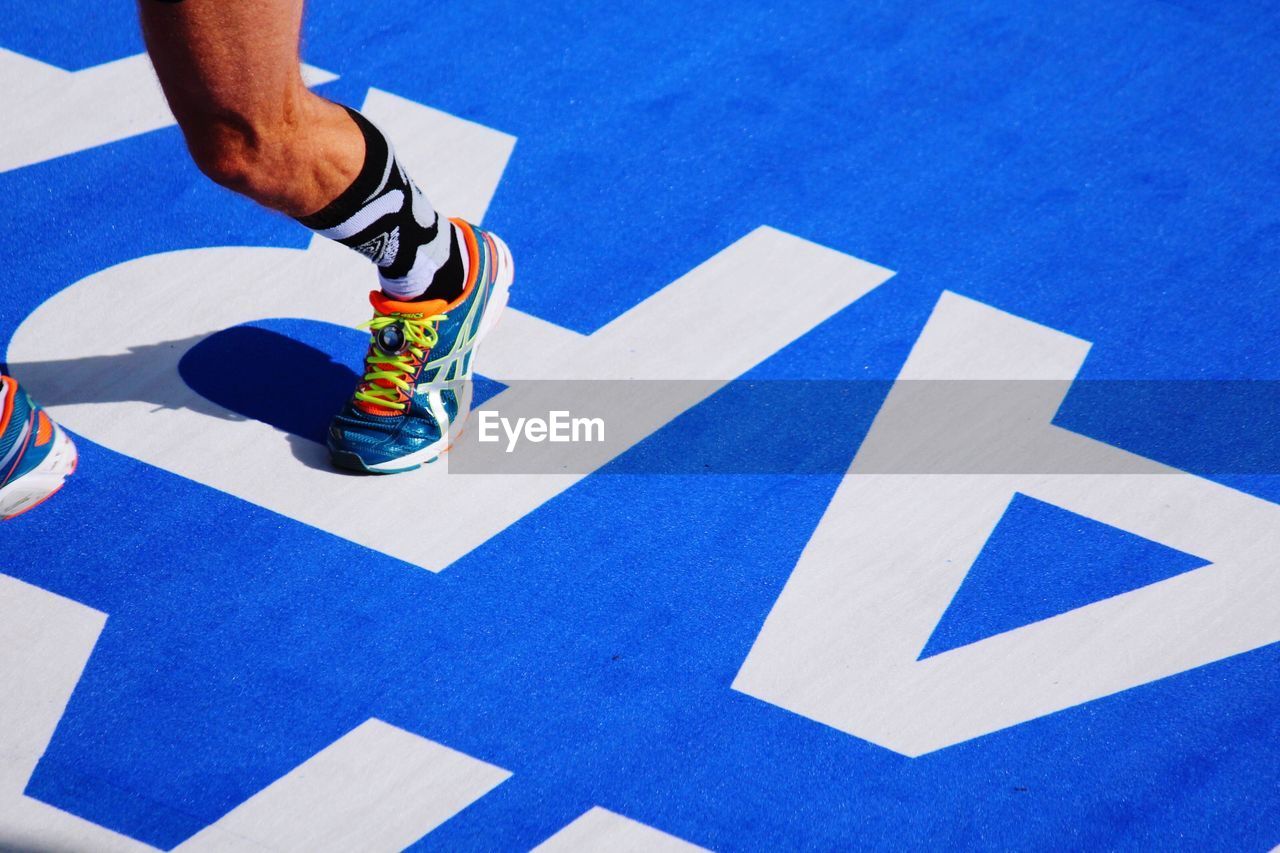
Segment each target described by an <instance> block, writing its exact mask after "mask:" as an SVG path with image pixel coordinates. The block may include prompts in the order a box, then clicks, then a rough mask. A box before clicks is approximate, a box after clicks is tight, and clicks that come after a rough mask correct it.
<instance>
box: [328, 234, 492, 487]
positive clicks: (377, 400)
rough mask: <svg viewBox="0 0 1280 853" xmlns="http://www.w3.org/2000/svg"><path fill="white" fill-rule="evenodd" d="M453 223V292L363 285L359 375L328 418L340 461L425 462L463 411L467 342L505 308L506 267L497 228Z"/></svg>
mask: <svg viewBox="0 0 1280 853" xmlns="http://www.w3.org/2000/svg"><path fill="white" fill-rule="evenodd" d="M453 222H454V225H456V226H457V229H458V237H459V240H460V242H461V244H462V245H463V250H464V251H466V252H467V254H468V257H469V259H470V263H469V265H468V270H469V272H468V275H467V282H466V285H465V286H464V287H463V290H462V295H461V296H459V297H458V298H457V299H455V300H454V301H453V302H452V303H449V304H446V303H445V302H443V301H442V300H433V301H426V302H395V301H392V300H390V299H388V298H387V297H385V296H383V295H382V294H381V293H379V292H377V291H374V292H373V293H371V294H369V301H370V302H372V303H373V310H374V315H373V319H372V320H370V321H369V323H368V324H367V326H368V328H369V330H370V331H371V332H372V336H371V337H370V339H369V353H368V355H366V356H365V375H364V379H363V381H362V382H361V383H360V386H359V387H358V388H357V389H356V393H355V395H354V396H353V397H352V398H351V400H350V401H349V402H348V403H347V405H346V406H344V407H343V410H342V411H341V412H340V413H339V414H338V416H337V417H336V418H334V419H333V423H332V424H331V425H330V426H329V452H330V453H331V454H332V456H333V461H334V464H335V465H337V466H338V467H340V468H348V469H351V470H355V471H364V472H367V473H371V474H395V473H399V472H401V471H411V470H413V469H414V468H419V467H421V466H422V465H424V464H426V463H428V462H433V461H435V460H436V459H437V458H439V456H440V454H442V453H444V452H445V451H446V450H448V449H449V446H450V445H451V444H452V443H453V440H454V438H456V437H457V434H458V432H460V431H461V428H462V422H463V420H464V419H465V418H466V416H467V414H468V413H469V412H470V409H471V366H472V364H473V363H474V361H475V353H476V345H477V344H478V343H479V342H480V340H481V339H482V338H484V336H485V335H486V334H487V333H488V332H489V331H490V330H491V329H492V328H493V326H494V324H495V322H496V321H497V318H498V315H499V314H500V313H502V309H503V308H504V307H506V304H507V295H508V291H509V289H510V287H511V281H512V278H513V277H514V272H515V266H514V264H513V263H512V261H511V252H510V251H509V250H508V249H507V245H506V244H505V243H503V242H502V240H500V239H499V238H498V237H495V236H494V235H493V234H490V233H488V232H486V231H483V230H481V229H479V228H476V227H475V226H473V225H469V224H467V223H465V222H463V221H461V220H458V219H455V220H453Z"/></svg>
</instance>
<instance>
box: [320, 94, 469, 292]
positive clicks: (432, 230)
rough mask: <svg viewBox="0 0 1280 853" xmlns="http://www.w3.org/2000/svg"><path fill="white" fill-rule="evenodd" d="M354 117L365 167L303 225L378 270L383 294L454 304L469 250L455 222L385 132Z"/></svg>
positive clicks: (462, 282)
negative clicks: (440, 210)
mask: <svg viewBox="0 0 1280 853" xmlns="http://www.w3.org/2000/svg"><path fill="white" fill-rule="evenodd" d="M347 112H349V113H350V114H351V118H352V119H354V120H355V123H356V125H357V126H358V127H359V128H360V132H361V133H363V134H364V144H365V157H364V166H363V167H361V169H360V174H358V175H356V179H355V181H353V182H352V184H351V186H350V187H348V188H347V189H346V190H345V191H344V192H343V193H342V194H341V195H339V196H338V197H337V198H336V199H334V200H333V201H332V202H330V203H329V204H327V205H326V206H325V207H324V208H323V209H321V210H320V211H318V212H316V213H313V214H311V215H310V216H303V217H299V219H298V221H299V222H301V223H302V224H303V225H305V226H307V227H308V228H310V229H311V230H312V231H315V232H316V233H318V234H320V235H322V236H324V237H329V238H330V239H333V240H337V241H338V242H339V243H342V244H343V245H345V246H350V247H351V248H352V249H355V250H356V251H357V252H359V253H360V254H362V255H364V256H365V257H367V258H368V259H369V260H371V261H373V262H374V263H375V264H377V266H378V274H379V278H380V279H381V281H382V291H383V293H385V294H387V296H389V297H391V298H392V299H396V300H401V301H408V300H413V299H420V298H429V299H443V300H445V301H447V302H452V301H453V300H454V299H455V298H457V297H458V296H459V295H461V293H462V288H463V284H464V283H465V282H466V277H467V275H466V274H467V270H466V266H467V258H466V252H465V251H463V249H462V247H461V246H460V245H459V241H458V237H457V235H456V234H455V233H454V227H453V224H452V223H451V222H449V220H447V219H442V218H441V217H440V214H438V213H436V211H435V209H434V208H432V206H431V202H430V201H428V200H427V197H426V196H425V195H423V194H422V191H421V190H419V189H418V187H417V185H416V184H414V182H413V181H412V180H410V179H409V176H408V175H406V174H405V172H404V169H403V168H401V166H400V164H399V163H398V162H396V155H395V151H394V150H393V149H392V147H391V143H390V142H388V141H387V138H386V137H385V136H383V135H382V131H380V130H378V128H376V127H374V126H373V124H372V123H370V121H369V120H368V119H366V118H365V117H364V116H362V115H361V114H360V113H358V112H356V111H355V110H353V109H350V108H347Z"/></svg>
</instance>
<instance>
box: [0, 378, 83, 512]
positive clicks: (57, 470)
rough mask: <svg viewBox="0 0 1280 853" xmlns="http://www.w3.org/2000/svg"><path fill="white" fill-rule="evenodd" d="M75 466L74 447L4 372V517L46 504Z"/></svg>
mask: <svg viewBox="0 0 1280 853" xmlns="http://www.w3.org/2000/svg"><path fill="white" fill-rule="evenodd" d="M75 470H76V446H75V445H74V444H72V443H71V439H70V438H69V437H67V434H66V433H65V432H63V431H62V429H61V428H60V427H59V426H58V425H57V424H55V423H54V422H53V421H52V420H50V419H49V416H48V415H47V414H45V412H44V409H41V408H40V407H39V406H37V405H36V404H35V403H34V402H32V400H31V398H30V397H28V396H27V392H26V391H23V390H22V389H21V388H19V387H18V383H17V381H16V380H14V379H12V378H11V377H8V376H0V521H4V520H6V519H10V518H13V517H15V516H18V515H22V513H24V512H26V511H27V510H29V509H31V508H33V507H35V506H36V505H38V504H40V503H43V502H44V501H45V500H46V499H48V498H49V497H50V496H51V495H52V494H53V493H54V492H56V491H58V489H61V488H62V483H63V481H64V480H66V478H67V477H69V476H71V473H72V472H73V471H75Z"/></svg>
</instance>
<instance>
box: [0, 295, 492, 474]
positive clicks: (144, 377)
mask: <svg viewBox="0 0 1280 853" xmlns="http://www.w3.org/2000/svg"><path fill="white" fill-rule="evenodd" d="M368 341H369V337H368V334H367V333H365V332H360V331H357V330H355V329H350V328H346V327H343V326H336V325H333V324H331V323H323V322H319V321H314V320H302V319H296V318H289V319H270V320H257V321H254V322H252V323H246V324H244V325H240V326H233V327H231V328H230V329H224V330H223V331H220V332H215V333H214V334H212V335H208V336H198V337H192V338H186V339H181V340H172V341H164V342H162V343H158V344H149V345H146V346H139V347H134V348H132V349H130V350H129V351H128V352H126V353H122V354H117V355H107V356H95V357H89V358H79V359H64V360H61V361H40V362H26V363H12V364H10V365H9V368H10V369H11V371H12V373H13V375H14V376H16V377H17V378H18V380H19V381H20V382H22V383H23V384H24V385H26V386H27V387H29V388H30V389H31V391H32V394H33V396H35V397H36V398H37V399H38V400H39V401H40V402H41V403H42V404H44V405H48V406H58V405H75V404H82V403H113V402H123V401H130V400H141V401H145V402H149V403H153V404H154V405H155V406H156V407H157V408H170V409H177V408H187V409H190V410H192V411H196V412H199V413H200V414H203V415H208V416H210V417H215V418H222V419H225V420H256V421H261V422H262V423H265V424H269V425H270V426H273V427H275V428H276V429H278V430H280V431H282V432H284V433H287V434H288V436H289V438H288V440H289V446H290V449H291V450H292V452H293V456H294V458H296V459H297V460H298V461H299V462H301V463H303V464H304V465H307V466H308V467H311V468H317V469H320V470H324V471H331V472H332V471H335V470H336V469H335V468H334V467H333V465H332V463H331V462H330V461H329V452H328V449H327V448H326V447H325V433H326V431H327V430H328V428H329V422H330V421H331V420H332V419H333V416H334V415H335V414H337V413H338V412H339V411H340V410H341V409H342V407H343V405H344V404H345V403H346V401H347V400H348V399H349V398H350V396H351V392H352V391H353V390H354V389H355V387H356V385H357V383H358V382H359V379H360V377H359V375H358V374H357V373H356V371H354V370H352V369H351V367H349V366H348V365H358V364H362V363H363V358H364V354H365V348H366V347H367V346H368ZM175 360H176V363H177V372H178V376H179V377H180V378H181V382H177V381H174V377H173V372H172V371H173V369H174V363H175ZM474 382H475V393H474V402H473V405H476V406H478V405H480V403H481V402H483V401H484V400H486V399H488V398H489V397H491V396H493V395H494V394H496V393H498V392H499V391H501V390H502V389H503V388H505V387H506V386H505V385H503V384H502V383H500V382H496V381H494V380H491V379H486V378H485V377H482V376H476V377H475V379H474ZM190 391H194V392H195V394H194V395H193V394H191V393H190ZM343 473H349V472H343Z"/></svg>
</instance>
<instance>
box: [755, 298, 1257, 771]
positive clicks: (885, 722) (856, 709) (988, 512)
mask: <svg viewBox="0 0 1280 853" xmlns="http://www.w3.org/2000/svg"><path fill="white" fill-rule="evenodd" d="M1087 349H1088V344H1086V343H1085V342H1084V341H1081V340H1079V339H1076V338H1073V337H1070V336H1069V335H1065V334H1063V333H1061V332H1057V331H1054V330H1052V329H1049V328H1046V327H1044V326H1040V325H1037V324H1035V323H1031V322H1030V321H1027V320H1023V319H1020V318H1018V317H1014V316H1011V315H1009V314H1005V313H1002V312H1000V311H997V310H995V309H993V308H990V307H988V306H985V305H982V304H980V303H976V302H972V301H970V300H967V299H964V298H962V297H959V296H956V295H954V294H949V293H948V294H944V295H943V297H942V298H941V299H940V300H939V302H938V305H937V307H936V308H935V309H934V313H933V315H932V316H931V317H930V318H929V322H928V323H927V324H926V326H925V329H924V331H923V332H922V333H921V335H920V339H919V340H918V341H917V343H916V345H915V347H914V349H913V350H912V352H911V355H910V357H909V358H908V360H907V363H906V365H905V366H904V367H903V369H902V372H901V374H900V375H899V379H900V380H917V379H1037V380H1047V381H1042V382H1041V383H1039V384H1038V385H1037V386H1036V388H1037V389H1038V390H1039V392H1040V393H1038V394H1028V395H1018V397H1017V407H1018V408H1017V410H1016V411H1012V412H1011V411H1009V409H1008V406H1007V405H1005V402H1004V401H1003V400H999V401H993V400H988V401H983V400H982V399H981V398H980V395H981V393H982V390H981V387H980V386H979V388H978V390H977V392H976V393H977V394H978V395H979V397H978V398H975V399H973V400H970V401H969V402H970V403H971V405H956V406H953V407H950V408H947V409H943V410H939V409H937V408H936V407H935V408H934V409H932V410H924V409H922V408H921V406H920V405H918V403H919V402H920V399H921V398H920V396H919V395H918V394H916V393H915V392H914V390H913V389H912V388H911V387H908V386H907V385H906V384H904V383H902V382H898V383H895V385H894V387H893V389H892V390H891V391H890V393H889V396H888V398H887V399H886V401H885V404H884V407H883V408H882V409H881V411H880V413H879V414H878V415H877V417H876V420H875V422H874V423H873V425H872V428H871V431H870V433H869V434H868V435H867V438H866V440H865V441H864V442H863V444H862V446H861V447H860V448H859V450H858V455H857V457H855V459H854V461H853V464H852V465H851V467H850V469H849V473H848V474H847V475H846V477H845V478H844V480H843V481H842V483H841V485H840V487H839V489H838V490H837V492H836V495H835V497H834V498H833V500H832V502H831V504H830V506H829V507H828V508H827V512H826V514H825V515H824V516H823V519H822V522H821V523H820V524H819V526H818V529H817V530H816V531H815V532H814V535H813V538H812V539H811V540H810V541H809V544H808V546H807V547H806V548H805V550H804V553H803V554H802V555H801V558H800V561H799V563H798V564H797V566H796V569H795V571H794V572H793V574H792V576H791V578H790V580H789V581H788V582H787V585H786V587H785V588H784V590H783V592H782V595H781V596H780V597H779V599H778V601H777V603H776V604H775V605H774V608H773V611H772V612H771V613H770V614H769V617H768V619H767V620H766V622H765V625H764V629H763V630H762V631H761V633H760V636H759V637H758V638H757V640H756V643H755V645H754V647H753V648H752V649H751V652H750V654H749V655H748V657H747V659H746V661H745V662H744V664H743V666H742V669H741V670H740V671H739V673H738V676H737V678H736V680H735V681H734V684H733V686H734V688H735V689H737V690H740V691H742V692H744V693H747V694H750V695H752V696H755V697H757V698H759V699H762V700H764V701H766V702H770V703H773V704H775V705H779V706H781V707H783V708H787V709H789V710H791V711H794V712H795V713H797V714H801V715H803V716H806V717H810V718H812V719H815V720H819V721H821V722H823V723H826V724H827V725H830V726H833V727H834V728H837V729H839V730H841V731H844V732H847V733H849V734H852V735H856V736H857V737H861V738H865V739H866V740H870V741H872V742H874V743H878V744H880V745H882V746H885V747H887V748H889V749H892V750H895V751H897V752H900V753H903V754H905V755H912V756H915V755H921V754H923V753H926V752H930V751H933V750H936V749H940V748H942V747H945V746H949V745H952V744H957V743H961V742H962V741H966V740H969V739H971V738H975V737H978V736H980V735H984V734H988V733H990V732H994V731H997V730H999V729H1002V728H1005V727H1008V726H1013V725H1017V724H1019V723H1024V722H1026V721H1028V720H1033V719H1036V718H1038V717H1042V716H1044V715H1046V714H1051V713H1053V712H1055V711H1060V710H1062V709H1064V708H1069V707H1071V706H1073V705H1078V704H1081V703H1083V702H1088V701H1091V700H1094V699H1098V698H1100V697H1102V696H1107V695H1110V694H1113V693H1116V692H1119V691H1122V690H1127V689H1130V688H1133V687H1137V686H1139V685H1142V684H1146V683H1149V682H1151V681H1155V680H1157V679H1160V678H1164V677H1166V676H1170V675H1174V674H1176V673H1180V672H1185V671H1186V670H1189V669H1192V668H1194V667H1197V666H1202V665H1204V664H1208V663H1212V662H1214V661H1218V660H1222V659H1223V658H1226V657H1229V656H1231V655H1235V654H1239V653H1241V652H1246V651H1249V650H1252V649H1256V648H1259V647H1261V646H1264V645H1267V644H1269V643H1274V642H1277V641H1280V615H1277V614H1280V572H1277V571H1275V560H1276V556H1275V555H1276V554H1277V553H1280V507H1277V506H1276V505H1275V504H1272V503H1269V502H1267V501H1264V500H1261V499H1258V498H1255V497H1252V496H1250V495H1247V494H1244V493H1243V492H1239V491H1237V490H1234V489H1230V488H1227V487H1226V486H1222V485H1219V484H1217V483H1213V482H1210V481H1208V480H1205V479H1202V478H1200V477H1195V476H1192V475H1190V474H1187V473H1184V472H1180V471H1176V470H1174V469H1172V468H1168V467H1165V466H1162V465H1158V464H1156V463H1154V462H1152V461H1150V460H1147V459H1143V458H1142V457H1139V456H1135V455H1133V454H1130V453H1126V452H1124V451H1122V450H1119V449H1117V448H1114V447H1111V446H1109V445H1106V444H1103V443H1101V442H1097V441H1093V440H1091V439H1088V438H1084V437H1082V436H1080V435H1077V434H1074V433H1071V432H1068V431H1067V430H1064V429H1061V428H1059V427H1056V426H1053V425H1052V424H1051V423H1050V421H1051V419H1052V418H1053V415H1054V413H1055V412H1056V411H1057V408H1058V405H1059V404H1060V402H1061V399H1062V397H1063V396H1064V395H1065V393H1066V390H1067V388H1068V387H1069V382H1070V380H1071V379H1073V378H1074V377H1075V375H1076V372H1077V371H1078V370H1079V367H1080V364H1081V362H1082V361H1083V359H1084V356H1085V353H1086V351H1087ZM1052 380H1060V381H1057V382H1055V381H1052ZM973 384H974V383H969V385H973ZM998 393H1006V396H1007V392H998ZM926 399H927V397H926ZM934 399H935V401H936V398H934ZM988 404H991V405H988ZM993 406H994V407H995V408H996V409H997V410H1000V411H1003V416H1002V417H1001V418H999V419H993V418H992V417H991V416H990V414H989V412H990V411H991V409H992V407H993ZM1001 406H1004V408H1003V409H1001V408H1000V407H1001ZM922 424H924V425H931V428H922ZM895 458H899V459H903V460H925V462H926V464H929V463H930V462H931V461H932V462H936V463H937V464H939V465H943V464H945V462H946V461H947V459H949V458H959V459H981V460H985V461H986V462H987V463H988V464H990V465H991V466H993V467H990V468H989V469H987V470H992V471H1001V470H1005V471H1017V470H1025V468H1022V467H1020V464H1019V463H1021V462H1022V461H1024V460H1025V459H1026V458H1032V459H1036V458H1039V459H1056V460H1072V461H1073V468H1072V470H1079V471H1096V472H1115V473H1097V474H1071V473H1060V474H1035V473H1028V474H1016V473H1014V474H972V473H960V474H891V473H867V472H868V471H877V472H883V471H886V470H892V469H891V468H887V467H885V465H886V464H891V463H892V461H893V460H894V459H895ZM1010 459H1012V460H1015V461H1014V462H1013V463H1012V464H1010V465H1005V466H1001V462H1002V460H1005V461H1007V460H1010ZM935 470H936V469H935ZM1015 491H1018V492H1023V493H1025V494H1028V495H1030V496H1032V497H1035V498H1037V499H1039V500H1042V501H1046V502H1048V503H1051V504H1054V505H1057V506H1060V507H1063V508H1065V509H1068V510H1070V511H1072V512H1076V513H1079V514H1080V515H1084V516H1087V517H1089V518H1092V519H1096V520H1098V521H1101V522H1104V523H1106V524H1110V525H1113V526H1115V527H1119V528H1121V529H1124V530H1128V531H1131V532H1133V533H1136V534H1138V535H1139V536H1144V537H1146V538H1148V539H1151V540H1153V541H1156V542H1160V543H1163V544H1165V545H1168V546H1170V547H1172V548H1177V549H1179V550H1182V551H1186V552H1189V553H1192V554H1196V555H1198V556H1201V557H1204V558H1205V559H1207V560H1212V561H1213V564H1212V565H1209V566H1205V567H1204V568H1201V569H1197V570H1195V571H1192V572H1188V573H1185V574H1182V575H1178V576H1176V577H1173V578H1169V579H1168V580H1164V581H1161V582H1159V583H1155V584H1152V585H1150V586H1146V587H1143V588H1141V589H1136V590H1133V591H1131V592H1128V593H1125V594H1122V595H1118V596H1115V597H1113V598H1108V599H1105V600H1103V601H1099V602H1095V603H1093V604H1090V605H1088V606H1085V607H1080V608H1077V609H1075V610H1072V611H1069V612H1067V613H1064V614H1061V615H1059V616H1055V617H1052V618H1050V619H1045V620H1043V621H1039V622H1036V623H1033V624H1031V625H1027V626H1024V627H1021V628H1018V629H1016V630H1013V631H1008V632H1005V633H1002V634H998V635H996V636H992V637H988V638H985V639H983V640H980V641H978V642H976V643H972V644H970V645H967V646H963V647H960V648H957V649H952V650H949V651H946V652H943V653H942V654H939V655H936V656H933V657H930V658H927V659H925V660H922V661H917V660H916V658H917V656H918V655H919V653H920V651H921V649H922V648H923V647H924V644H925V642H926V641H927V639H928V637H929V635H930V634H931V633H932V631H933V628H934V626H935V625H937V623H938V621H939V619H940V618H941V617H942V614H943V612H944V611H945V610H946V608H947V605H948V604H949V602H950V601H951V598H952V597H953V595H954V594H955V592H956V590H957V588H958V587H959V585H960V583H961V581H962V580H963V579H964V576H965V574H966V573H967V572H968V571H969V568H970V566H971V565H972V563H973V561H974V559H975V558H976V557H977V555H978V553H979V552H980V551H981V549H982V546H983V544H984V543H985V542H986V540H987V537H988V536H989V535H990V533H991V531H992V530H993V529H994V527H995V525H996V523H997V522H998V521H999V519H1000V517H1001V516H1002V515H1003V513H1004V510H1005V508H1006V506H1007V505H1008V503H1009V501H1010V499H1011V498H1012V496H1013V493H1014V492H1015Z"/></svg>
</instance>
